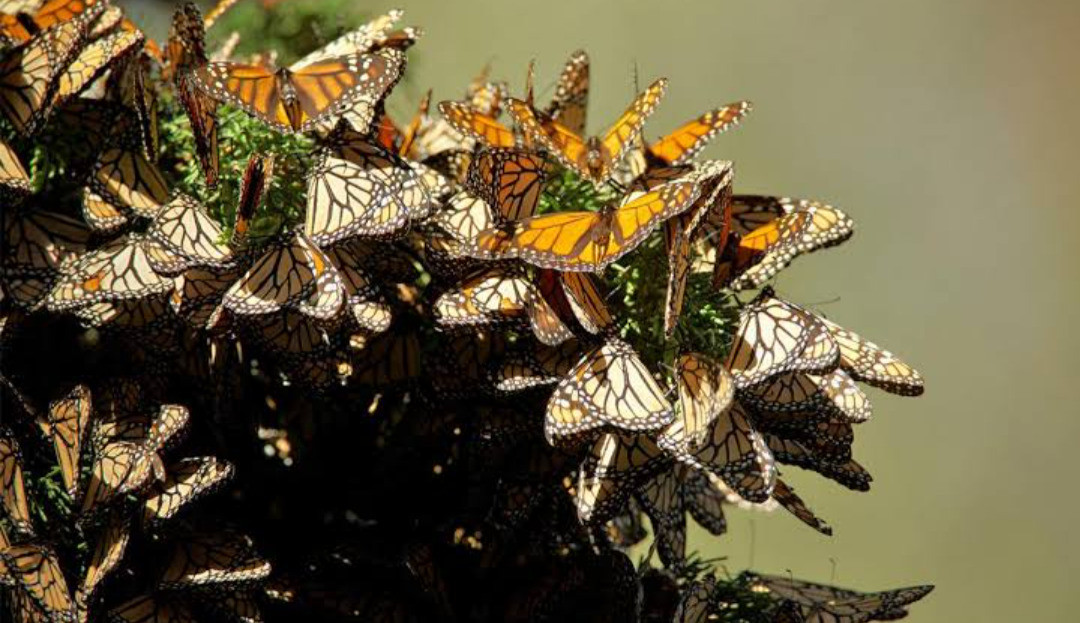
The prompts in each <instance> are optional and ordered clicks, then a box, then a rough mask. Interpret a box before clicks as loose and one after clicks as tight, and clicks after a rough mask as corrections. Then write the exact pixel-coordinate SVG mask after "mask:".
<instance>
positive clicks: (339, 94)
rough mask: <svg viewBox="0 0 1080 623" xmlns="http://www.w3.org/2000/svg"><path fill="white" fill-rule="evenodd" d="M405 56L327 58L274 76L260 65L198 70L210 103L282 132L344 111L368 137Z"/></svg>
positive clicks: (389, 52) (398, 53)
mask: <svg viewBox="0 0 1080 623" xmlns="http://www.w3.org/2000/svg"><path fill="white" fill-rule="evenodd" d="M404 66H405V55H404V54H403V53H402V52H401V51H399V50H395V49H389V48H388V49H383V50H379V51H378V52H375V53H372V54H349V55H346V56H341V57H333V58H325V59H320V60H318V61H315V62H312V63H311V64H309V65H305V66H303V67H299V68H295V69H293V68H290V69H287V70H278V71H277V73H271V72H270V71H269V70H267V69H266V68H265V67H262V66H259V65H241V64H237V63H228V62H214V63H208V64H207V65H205V66H203V67H200V68H198V69H196V70H195V71H194V74H193V75H194V78H195V82H196V84H197V85H198V86H199V88H200V89H201V90H202V91H204V92H205V93H206V94H207V95H208V96H210V97H211V98H213V99H215V100H217V101H219V102H222V103H227V104H231V105H233V106H236V107H238V108H240V109H242V110H244V111H245V112H247V113H248V114H249V115H251V116H253V117H255V118H256V119H259V120H261V121H263V122H264V123H266V124H268V125H269V126H271V127H272V128H274V129H276V130H278V131H281V132H307V131H309V130H312V129H314V128H316V127H317V126H320V125H324V124H330V125H333V121H334V120H335V119H336V118H339V117H340V116H341V115H342V114H343V113H344V112H346V111H347V112H349V113H350V114H349V116H348V122H349V124H350V125H351V126H352V127H353V129H354V130H356V131H357V132H362V133H364V132H367V131H368V129H369V126H370V124H371V121H372V119H373V118H374V116H375V108H376V106H377V104H378V103H379V102H380V101H382V99H383V97H385V95H386V93H387V92H388V91H389V90H390V89H391V88H392V87H393V86H394V84H396V83H397V81H398V80H399V79H400V77H401V72H402V70H403V69H404Z"/></svg>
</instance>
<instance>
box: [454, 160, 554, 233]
mask: <svg viewBox="0 0 1080 623" xmlns="http://www.w3.org/2000/svg"><path fill="white" fill-rule="evenodd" d="M544 177H545V173H544V163H543V161H542V160H540V159H539V158H537V157H536V156H534V155H532V154H530V153H528V152H526V151H522V150H517V149H484V150H481V151H480V152H479V153H477V154H475V155H474V156H473V158H472V162H471V163H470V165H469V173H468V179H467V181H466V188H467V189H469V190H470V191H472V192H473V193H474V194H476V195H477V196H478V197H481V198H482V199H484V201H486V202H487V204H488V206H490V207H491V209H493V210H495V212H496V213H498V214H499V215H501V216H502V217H503V218H505V219H507V220H510V221H516V220H519V219H522V218H527V217H530V216H532V215H533V213H535V212H536V204H537V203H538V202H539V200H540V193H541V191H542V190H543V185H544Z"/></svg>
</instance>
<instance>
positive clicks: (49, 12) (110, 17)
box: [0, 0, 138, 41]
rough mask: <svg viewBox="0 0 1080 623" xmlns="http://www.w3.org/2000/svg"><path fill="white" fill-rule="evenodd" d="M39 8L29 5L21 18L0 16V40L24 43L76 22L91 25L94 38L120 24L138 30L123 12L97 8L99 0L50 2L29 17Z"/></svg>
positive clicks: (107, 5)
mask: <svg viewBox="0 0 1080 623" xmlns="http://www.w3.org/2000/svg"><path fill="white" fill-rule="evenodd" d="M39 4H40V3H38V2H33V3H27V6H25V7H22V8H19V9H18V10H17V11H18V13H19V14H18V15H11V14H7V15H0V38H4V39H7V40H10V41H25V40H27V39H29V38H30V37H31V36H33V35H35V34H37V33H38V32H39V31H42V30H46V29H49V28H51V27H53V26H55V25H57V24H60V23H64V22H70V21H72V20H76V19H83V20H85V21H86V22H87V23H89V24H92V25H93V29H92V30H91V31H90V32H91V34H92V35H93V36H95V37H98V36H101V35H102V34H104V33H106V32H108V31H110V30H112V29H113V28H114V27H116V25H117V24H119V25H120V27H121V28H122V29H124V30H127V31H136V30H138V27H136V26H135V24H133V23H132V22H131V21H130V20H128V19H126V18H124V17H123V11H121V10H120V9H119V8H118V7H115V6H110V5H109V4H108V3H106V2H103V3H101V4H98V3H97V2H96V0H49V1H48V2H45V3H44V4H41V6H40V8H37V10H36V11H35V13H34V14H33V15H27V14H26V13H28V10H29V9H33V8H35V6H36V5H39ZM4 10H5V11H8V12H13V7H4Z"/></svg>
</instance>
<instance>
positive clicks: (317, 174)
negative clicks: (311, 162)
mask: <svg viewBox="0 0 1080 623" xmlns="http://www.w3.org/2000/svg"><path fill="white" fill-rule="evenodd" d="M434 201H435V200H434V198H433V196H432V193H431V192H429V190H428V187H427V184H426V183H425V182H424V180H423V178H422V177H421V175H420V174H419V173H417V171H416V170H415V169H414V168H413V167H412V166H411V165H410V164H409V163H407V162H406V161H403V160H401V159H400V158H398V157H397V156H395V155H393V154H391V153H390V152H388V151H386V150H385V149H384V148H382V147H380V146H379V145H376V144H374V143H371V142H368V141H367V140H366V139H365V138H364V137H362V136H361V135H359V134H357V133H355V132H352V131H348V130H345V129H344V128H339V131H338V132H336V133H335V135H334V136H333V137H332V138H331V140H330V142H329V144H328V145H327V147H326V148H325V149H324V150H323V151H322V153H321V155H320V156H319V159H318V163H317V164H316V165H315V169H314V171H313V172H312V174H311V176H310V177H309V178H308V205H307V219H306V221H305V225H304V231H305V232H306V233H307V235H308V236H310V237H311V239H312V240H314V241H315V242H318V243H319V244H324V245H325V244H331V243H334V242H337V241H339V240H343V239H345V238H350V237H353V236H365V237H387V236H391V235H397V234H399V233H401V231H402V230H403V228H404V227H405V226H406V225H407V224H408V223H409V221H410V220H412V219H421V218H424V217H426V216H427V214H428V213H429V211H430V210H431V209H433V208H434V207H435V203H434Z"/></svg>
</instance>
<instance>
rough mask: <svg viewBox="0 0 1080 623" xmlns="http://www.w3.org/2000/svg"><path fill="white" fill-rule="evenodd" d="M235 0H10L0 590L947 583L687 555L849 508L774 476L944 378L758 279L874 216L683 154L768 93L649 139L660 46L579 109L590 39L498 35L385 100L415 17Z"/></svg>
mask: <svg viewBox="0 0 1080 623" xmlns="http://www.w3.org/2000/svg"><path fill="white" fill-rule="evenodd" d="M236 4H237V2H236V0H223V1H222V2H221V3H219V4H218V5H217V6H216V7H214V9H213V10H211V11H210V12H209V13H207V14H206V15H205V16H204V15H203V14H202V13H201V12H200V10H199V9H198V8H197V7H196V6H195V5H194V4H185V5H183V6H181V7H180V8H178V9H177V11H176V13H175V15H174V17H173V21H172V28H171V30H170V33H169V37H168V39H167V40H166V41H164V42H163V44H162V45H158V44H157V43H155V42H154V41H152V40H150V39H149V38H147V37H146V35H145V34H143V33H142V31H141V30H139V28H138V27H137V26H136V25H135V24H134V23H132V22H131V21H130V20H129V19H128V18H127V17H125V16H124V14H123V12H122V11H121V10H120V9H119V8H118V7H115V6H113V5H111V4H110V3H109V2H107V1H106V0H97V1H93V0H50V1H49V2H47V3H44V4H41V3H40V2H35V1H33V0H27V1H26V2H22V1H18V2H11V3H0V10H3V11H4V12H3V13H0V39H2V40H3V42H4V49H3V50H2V51H0V118H2V121H0V136H2V138H3V142H0V201H3V202H4V203H3V208H4V210H3V215H2V219H3V221H2V231H0V235H2V238H0V240H2V243H3V244H2V246H0V255H2V260H3V264H2V269H0V295H2V298H0V353H2V355H3V359H2V363H0V381H2V384H0V385H2V387H0V393H2V399H3V407H4V409H5V411H4V413H5V417H4V419H3V422H2V423H0V424H2V426H0V476H2V479H3V480H2V482H0V485H2V487H3V489H2V491H0V493H2V496H0V501H2V502H3V505H2V511H3V512H2V513H0V596H2V602H0V610H2V611H4V612H6V613H11V614H12V616H14V617H16V620H25V621H75V620H115V621H141V622H151V621H218V620H222V621H238V620H239V621H260V620H271V621H273V620H298V619H299V620H324V619H330V620H364V621H414V620H415V621H428V620H446V621H452V620H493V621H494V620H498V621H534V620H537V621H539V620H571V619H572V620H610V621H633V620H650V621H670V620H676V621H684V622H689V621H705V620H713V619H715V618H716V617H718V616H722V613H723V611H725V609H730V608H738V607H743V608H757V609H758V610H755V611H754V612H759V614H760V617H759V618H758V619H752V620H762V621H766V620H775V621H843V622H855V621H868V620H877V619H881V620H887V619H893V618H898V617H899V616H902V615H903V614H904V613H905V612H906V611H905V610H904V607H905V606H906V605H908V604H910V603H912V602H913V601H915V600H917V599H919V598H921V597H922V596H923V595H925V593H926V592H928V591H929V588H928V587H918V588H914V589H902V590H899V591H888V592H884V593H870V594H867V593H858V592H854V591H847V590H843V589H838V588H833V587H825V586H820V585H816V584H811V583H805V582H800V581H796V580H794V579H787V578H771V577H769V576H758V575H744V576H740V577H739V578H735V579H730V580H722V579H719V578H717V577H714V575H713V572H714V569H712V568H711V567H710V566H709V565H703V564H702V563H701V562H700V560H698V559H696V558H695V557H694V556H693V555H692V554H691V553H689V552H688V551H687V538H686V534H687V514H689V516H690V517H691V518H692V519H693V521H695V522H696V523H698V524H699V525H701V526H702V527H703V528H705V529H706V530H707V531H708V532H710V533H712V534H714V535H720V534H723V533H724V532H725V531H726V529H727V522H726V519H725V512H730V511H731V509H733V508H739V509H756V510H760V511H771V510H774V509H777V508H781V507H782V508H784V509H786V511H788V512H790V513H791V514H792V515H794V516H795V517H796V518H798V519H799V520H800V521H802V522H803V523H805V524H807V525H809V526H810V527H812V528H814V529H815V530H817V531H818V532H821V533H824V534H831V531H832V530H831V528H830V527H829V526H828V524H827V523H826V522H825V521H824V520H822V519H820V518H819V517H818V516H817V515H816V514H815V513H814V512H813V511H811V510H810V509H809V508H808V506H807V505H806V504H805V503H804V502H803V500H802V499H801V498H800V497H799V496H798V495H796V494H795V492H794V489H793V488H792V487H791V486H790V485H789V484H787V482H786V481H785V480H784V479H783V478H781V475H782V472H785V473H786V470H787V466H795V467H799V468H802V469H805V470H809V471H812V472H816V473H818V474H820V475H822V476H824V477H826V478H828V479H831V480H833V481H835V482H837V483H839V484H841V485H843V486H845V487H847V488H849V489H853V490H857V491H865V490H867V489H869V483H870V480H871V478H870V474H869V473H868V472H867V470H866V469H865V468H864V467H863V466H862V465H861V464H859V463H858V462H856V461H855V460H854V458H853V457H852V444H853V440H854V437H853V426H854V425H856V424H860V423H862V422H865V421H866V420H868V419H869V418H870V415H871V406H870V399H869V397H868V396H867V395H866V393H865V392H864V389H863V387H862V386H860V384H862V385H865V386H871V387H875V388H878V389H883V390H885V391H888V392H891V393H894V394H899V395H909V396H914V395H918V394H920V393H922V391H923V381H922V378H921V376H920V375H919V373H918V372H917V371H916V370H915V369H914V368H912V367H910V366H909V365H907V364H905V363H904V362H903V361H901V360H900V359H898V358H897V357H896V356H894V355H893V354H891V353H890V352H889V351H887V350H884V349H883V348H881V347H879V346H877V345H876V344H874V343H873V342H870V341H869V340H866V339H864V338H862V337H860V336H859V335H857V334H856V333H854V332H852V331H850V330H848V329H846V328H843V327H841V326H840V325H838V324H837V323H836V322H835V321H833V320H831V319H828V318H826V317H824V316H823V315H821V314H819V313H817V312H816V311H814V310H812V309H809V308H806V307H802V306H799V305H797V304H795V303H793V302H790V301H786V300H784V299H783V298H781V297H780V296H779V295H778V294H777V293H776V292H775V291H774V288H773V285H772V284H773V281H774V278H775V276H776V275H777V274H778V273H779V272H780V271H781V270H783V269H784V268H785V267H786V266H787V265H788V264H790V263H791V262H792V261H793V260H794V259H795V258H797V257H799V256H801V255H804V254H808V253H811V252H813V251H816V250H819V249H823V248H826V247H830V246H834V245H837V244H839V243H841V242H843V241H845V240H846V239H848V238H849V237H850V236H851V234H852V231H853V223H852V220H851V218H850V217H849V216H848V215H846V214H845V213H844V212H842V211H841V210H839V209H837V208H835V207H832V206H830V205H827V204H825V203H821V202H817V201H809V200H800V199H791V198H785V197H774V196H762V195H753V194H739V193H737V192H735V173H734V166H733V164H732V163H731V162H730V161H726V160H703V159H697V155H698V154H699V153H700V152H701V150H702V149H703V148H704V147H705V145H706V144H707V143H708V142H709V140H710V139H712V138H713V137H714V136H716V135H718V134H721V133H723V132H725V131H728V130H730V129H732V128H734V127H735V126H736V125H738V124H739V123H740V122H741V121H742V120H743V118H744V117H745V116H746V115H747V114H748V113H749V112H750V110H751V105H750V104H749V103H748V102H734V103H730V104H726V105H723V106H720V107H717V108H715V109H713V110H710V111H708V112H706V113H704V114H702V115H701V116H699V117H698V118H696V119H693V120H691V121H689V122H687V123H686V124H684V125H682V126H680V127H678V128H677V129H675V130H674V131H672V132H670V133H669V134H667V135H665V136H663V137H662V138H659V139H657V140H654V141H649V140H647V139H646V138H645V130H646V122H647V120H648V119H649V117H650V116H651V115H652V113H653V112H654V111H655V109H656V108H657V106H658V105H659V104H660V103H661V101H662V99H663V96H664V93H665V91H666V89H667V81H666V80H665V79H663V78H661V79H658V80H655V81H654V82H652V83H651V84H650V85H649V86H647V87H646V88H645V89H644V90H643V91H642V92H641V93H640V95H638V96H637V97H636V98H635V99H634V100H633V101H632V102H631V103H630V105H629V106H628V107H627V108H626V110H625V112H623V113H622V114H621V115H620V116H619V117H618V118H617V119H616V120H615V121H614V122H613V123H612V124H611V125H610V128H609V129H607V130H606V131H605V132H603V133H602V134H600V135H595V136H592V135H588V134H587V133H586V127H587V126H586V120H587V114H586V110H587V104H588V96H589V90H590V79H589V77H590V65H589V58H588V55H587V54H586V53H585V52H583V51H579V52H575V53H574V54H572V55H571V56H570V58H569V59H568V60H567V62H566V64H565V66H564V68H563V70H562V72H561V74H560V75H559V76H558V78H557V80H556V82H555V87H554V91H553V94H552V96H551V100H550V101H549V102H548V103H546V104H541V103H539V102H538V101H537V96H536V94H535V93H534V91H535V89H534V84H533V83H534V68H533V66H532V65H530V66H529V67H528V70H527V74H526V85H525V88H524V89H523V91H522V92H521V93H520V94H519V96H517V97H515V96H514V95H513V94H512V90H511V89H510V87H509V86H508V84H507V83H506V82H503V81H499V80H494V79H492V78H491V77H490V75H489V71H488V70H487V69H485V70H484V71H483V72H481V73H480V74H479V75H478V76H476V77H475V78H474V79H473V80H472V81H471V82H470V83H469V84H468V85H467V88H466V89H465V92H464V94H463V97H462V98H461V99H454V100H447V101H442V102H440V103H438V104H437V105H436V106H434V107H433V106H432V104H433V99H432V94H431V93H430V92H428V93H427V94H426V95H425V96H424V97H423V98H422V99H421V101H420V102H419V103H418V110H417V112H416V113H415V115H413V116H412V117H411V118H410V119H409V121H408V122H407V123H404V124H399V123H397V122H395V121H394V120H393V119H392V118H391V116H390V115H389V114H388V112H387V105H386V100H387V97H388V96H390V95H391V93H392V92H393V89H394V87H395V85H397V84H398V83H399V81H401V80H402V79H403V78H404V77H405V76H406V65H407V59H408V51H409V50H410V48H412V46H414V45H415V44H416V43H417V42H418V40H419V39H420V38H421V36H422V31H421V30H420V29H418V28H415V27H405V28H400V29H399V28H397V23H398V22H399V21H400V20H401V18H402V15H403V14H402V12H401V11H391V12H389V13H387V14H386V15H382V16H379V17H376V18H375V19H372V20H370V21H368V22H367V23H365V24H363V25H361V26H360V27H358V28H355V29H353V30H349V31H346V32H342V33H339V34H338V35H337V36H332V37H329V38H328V40H327V41H323V42H322V44H321V45H320V46H319V47H318V48H317V49H314V50H310V51H309V50H305V51H304V52H303V53H302V54H301V55H299V58H298V59H297V60H295V61H294V62H292V63H290V64H288V65H283V66H278V64H277V62H276V58H277V57H276V51H275V50H263V51H262V52H260V53H258V54H255V55H253V56H249V55H239V54H237V53H236V49H237V41H238V38H242V37H244V36H246V35H245V34H243V33H233V34H232V35H231V36H228V37H224V38H223V39H222V41H221V42H220V45H218V46H217V47H212V46H211V45H210V44H209V43H208V41H214V38H213V37H212V36H209V37H208V30H209V29H211V27H213V26H214V24H215V23H222V22H224V23H227V22H228V15H229V13H230V12H231V11H234V10H239V9H234V8H233V5H236ZM284 6H287V4H286V5H284ZM257 10H260V11H271V12H273V11H277V10H281V9H279V8H277V7H272V6H263V7H260V8H258V9H257ZM504 113H505V116H504ZM255 136H258V137H264V138H265V140H259V141H256V140H251V137H255ZM748 290H753V291H757V293H756V294H754V295H752V296H746V295H743V294H741V293H742V292H744V291H748ZM744 297H745V298H744ZM661 310H662V311H661ZM180 405H183V406H180ZM8 413H12V414H15V415H14V416H11V417H9V416H7V414H8ZM181 437H183V438H184V439H185V442H184V443H183V444H180V443H178V440H179V439H180V438H181ZM219 490H220V491H219ZM214 492H218V493H217V494H216V495H209V494H211V493H214ZM196 500H198V501H199V503H198V504H193V502H195V501H196ZM725 507H727V508H726V509H725ZM645 518H647V519H648V523H649V526H650V528H651V531H652V535H653V545H652V549H651V550H650V553H649V555H648V557H647V559H646V560H645V561H643V562H642V563H641V564H640V565H636V566H635V565H634V564H633V563H632V562H631V560H630V558H629V556H628V555H627V553H626V552H627V549H628V548H630V547H632V546H633V545H635V544H637V543H640V542H642V540H643V539H644V538H645V537H646V535H647V534H648V532H647V531H646V529H645V523H644V521H645ZM653 551H655V554H656V555H657V557H658V559H659V562H660V563H661V565H662V567H653V566H652V564H653V553H652V552H653ZM118 577H122V578H124V580H119V579H117V578H118ZM755 616H756V615H755Z"/></svg>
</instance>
